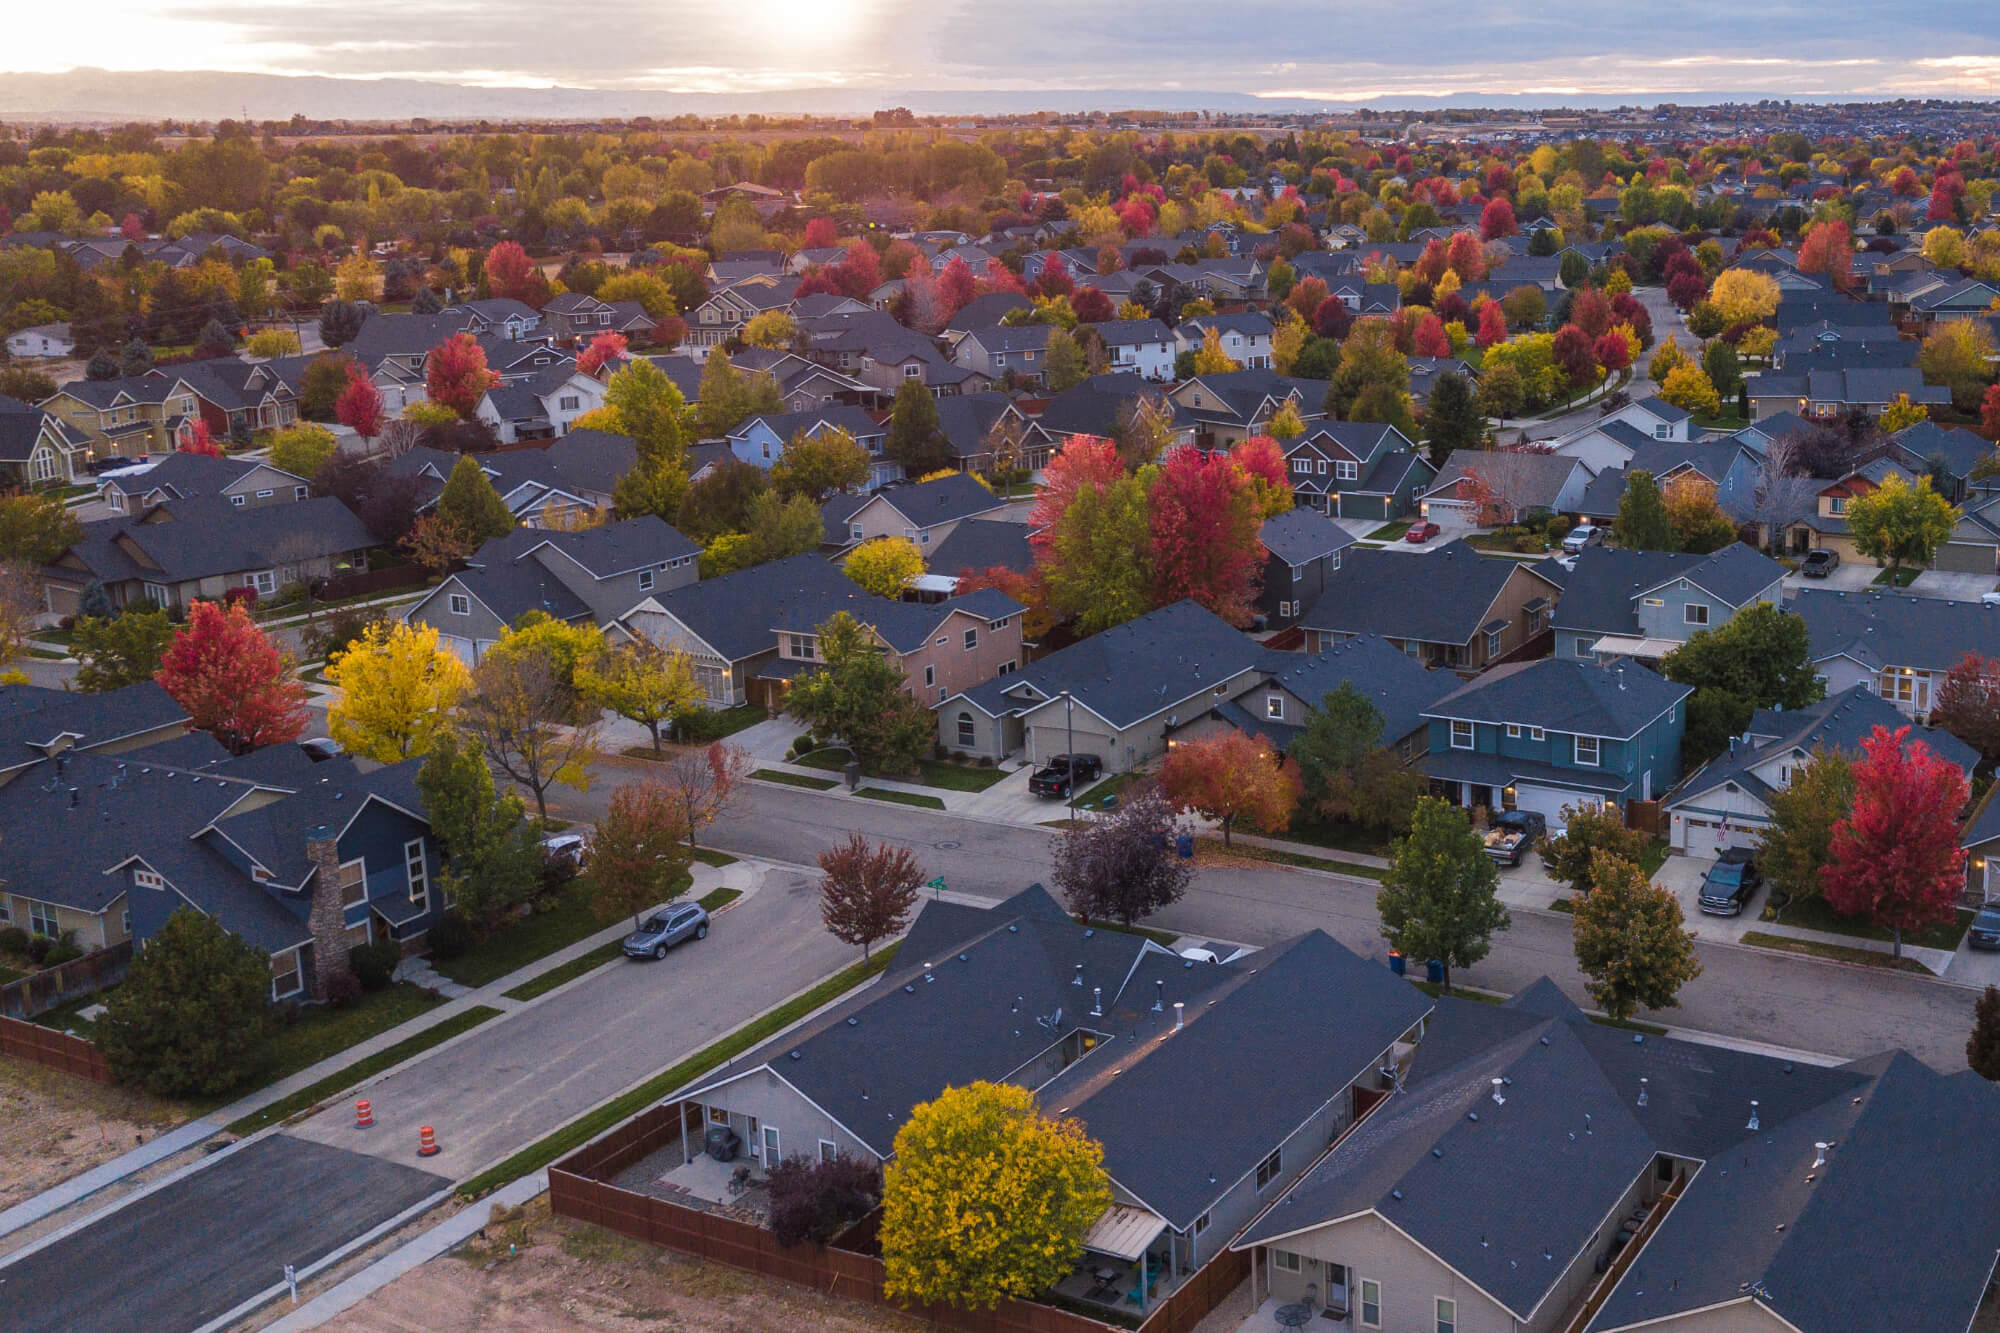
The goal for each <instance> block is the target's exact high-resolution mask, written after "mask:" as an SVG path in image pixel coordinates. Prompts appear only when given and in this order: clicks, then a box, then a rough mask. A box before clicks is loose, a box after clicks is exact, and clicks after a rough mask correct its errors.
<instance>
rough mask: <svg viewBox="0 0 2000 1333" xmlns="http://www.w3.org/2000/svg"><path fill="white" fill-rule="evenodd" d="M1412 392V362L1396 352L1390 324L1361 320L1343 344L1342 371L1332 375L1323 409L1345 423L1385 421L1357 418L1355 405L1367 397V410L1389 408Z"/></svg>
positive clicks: (1341, 347)
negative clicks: (1410, 390)
mask: <svg viewBox="0 0 2000 1333" xmlns="http://www.w3.org/2000/svg"><path fill="white" fill-rule="evenodd" d="M1409 389H1410V361H1409V358H1408V357H1406V356H1404V355H1403V354H1402V353H1401V352H1399V351H1397V350H1396V340H1395V335H1394V333H1393V332H1392V331H1391V330H1390V327H1389V321H1387V320H1385V319H1372V318H1371V319H1361V320H1356V321H1355V324H1354V328H1353V329H1352V330H1351V331H1350V332H1349V333H1348V335H1347V338H1346V340H1345V341H1344V342H1342V343H1341V345H1340V368H1339V369H1338V370H1336V371H1334V372H1333V379H1332V381H1331V382H1330V383H1329V384H1328V385H1327V390H1326V401H1325V402H1324V403H1323V404H1322V406H1323V407H1324V408H1325V410H1326V414H1327V415H1328V416H1331V417H1337V418H1339V419H1340V420H1342V421H1357V420H1386V418H1383V417H1379V416H1377V417H1368V418H1362V417H1357V416H1355V415H1354V411H1355V405H1356V402H1357V401H1358V400H1361V399H1362V398H1363V397H1364V395H1365V396H1366V398H1367V402H1366V404H1365V406H1366V407H1369V408H1389V407H1391V406H1392V405H1393V403H1394V402H1396V401H1399V400H1400V401H1407V395H1408V393H1409ZM1371 391H1372V392H1371ZM1405 411H1406V412H1407V408H1405ZM1406 433H1407V432H1406Z"/></svg>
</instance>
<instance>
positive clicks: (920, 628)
mask: <svg viewBox="0 0 2000 1333" xmlns="http://www.w3.org/2000/svg"><path fill="white" fill-rule="evenodd" d="M1021 610H1022V607H1021V604H1020V603H1019V602H1017V601H1015V600H1014V599H1013V598H1011V597H1009V596H1008V595H1007V594H1006V593H1004V592H1001V591H1000V590H998V589H997V588H981V589H979V590H978V591H976V592H970V593H967V594H966V595H965V596H963V597H949V598H946V599H945V600H944V601H942V602H902V601H896V600H894V599H893V598H888V597H878V596H876V595H875V594H874V593H872V592H868V591H866V590H865V589H863V588H861V587H860V586H859V585H857V584H855V583H853V582H851V581H850V582H849V583H848V585H847V587H846V588H845V589H844V590H841V591H838V592H829V593H828V594H826V595H825V596H823V597H819V598H812V597H800V598H797V599H795V600H793V601H791V602H788V603H787V604H786V605H785V606H784V607H782V608H781V611H782V614H781V615H780V616H779V617H778V619H777V620H775V621H773V622H772V624H771V629H773V630H782V631H785V632H786V633H790V634H814V633H817V632H818V630H819V627H820V626H821V625H823V624H825V623H826V622H827V621H828V620H830V619H832V618H833V617H834V616H835V615H837V614H838V613H840V612H842V611H845V612H846V613H847V614H848V615H850V616H853V617H854V618H855V619H856V620H858V621H860V622H861V623H862V624H864V625H867V626H870V627H872V628H873V629H874V631H875V632H876V633H877V634H879V635H881V636H882V640H883V642H885V643H887V644H888V645H889V646H890V647H891V648H893V649H894V650H895V651H897V652H899V653H913V652H915V651H917V650H918V649H919V648H922V647H923V646H924V644H925V642H926V641H928V640H929V639H930V637H931V636H932V635H933V634H935V633H936V632H937V631H938V630H939V629H940V628H941V627H942V626H943V624H944V622H945V620H946V619H948V618H949V617H951V616H953V615H955V614H957V613H959V612H961V611H962V612H964V613H966V614H967V615H972V616H977V617H979V618H980V619H981V620H985V621H988V622H992V621H995V620H1000V619H1003V618H1005V617H1007V616H1016V615H1019V614H1020V613H1021Z"/></svg>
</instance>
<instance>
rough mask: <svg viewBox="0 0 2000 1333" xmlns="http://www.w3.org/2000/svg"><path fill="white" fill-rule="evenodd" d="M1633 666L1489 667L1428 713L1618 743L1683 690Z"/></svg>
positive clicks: (1553, 663)
mask: <svg viewBox="0 0 2000 1333" xmlns="http://www.w3.org/2000/svg"><path fill="white" fill-rule="evenodd" d="M1692 693H1694V687H1693V686H1692V685H1680V684H1676V683H1675V682H1673V681H1671V680H1668V679H1667V678H1666V677H1665V676H1662V675H1660V674H1658V673H1657V672H1653V671H1649V670H1647V669H1646V668H1645V667H1642V666H1639V665H1637V664H1636V663H1629V662H1628V663H1624V664H1622V665H1620V666H1615V667H1602V666H1598V665H1596V664H1595V663H1592V662H1571V661H1566V660H1563V659H1560V658H1543V659H1542V660H1540V661H1538V662H1514V663H1509V664H1507V665H1504V666H1498V667H1495V668H1494V669H1493V670H1491V671H1488V672H1487V673H1486V674H1485V675H1483V676H1480V677H1478V678H1477V679H1474V680H1470V681H1467V682H1466V683H1465V684H1463V685H1461V686H1459V688H1458V689H1456V690H1453V691H1452V692H1451V693H1450V694H1447V695H1446V696H1445V697H1444V698H1442V699H1440V700H1438V702H1437V703H1436V705H1435V706H1433V707H1432V708H1431V709H1430V711H1429V713H1428V716H1430V717H1449V718H1458V719H1461V720H1465V721H1472V722H1492V723H1502V722H1520V723H1528V724H1532V725H1536V726H1545V727H1547V728H1549V729H1550V730H1552V731H1564V732H1576V733H1578V734H1580V735H1585V736H1608V737H1611V738H1612V739H1614V740H1623V739H1626V738H1629V737H1632V736H1636V735H1637V734H1638V733H1639V732H1640V731H1641V730H1642V729H1643V728H1644V727H1645V726H1646V724H1647V723H1649V722H1651V721H1652V720H1653V719H1654V718H1656V717H1658V716H1659V715H1660V714H1662V713H1664V712H1666V711H1667V709H1669V708H1671V707H1672V706H1673V705H1675V704H1676V703H1679V702H1680V701H1681V700H1682V699H1685V698H1686V697H1687V696H1688V695H1690V694H1692Z"/></svg>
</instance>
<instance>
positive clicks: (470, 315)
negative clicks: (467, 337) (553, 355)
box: [445, 296, 543, 341]
mask: <svg viewBox="0 0 2000 1333" xmlns="http://www.w3.org/2000/svg"><path fill="white" fill-rule="evenodd" d="M445 313H447V314H452V315H457V314H463V315H464V316H465V318H466V332H468V333H471V334H473V335H475V336H481V337H484V336H491V337H495V338H505V339H509V340H512V341H520V340H522V339H527V338H534V337H537V336H543V335H542V316H541V312H540V311H538V310H536V309H535V308H534V307H533V306H531V305H529V304H528V303H527V302H526V301H517V300H515V299H514V298H513V297H511V296H489V297H483V298H481V299H479V300H476V301H461V302H459V303H458V304H457V305H455V306H453V307H452V308H451V309H450V310H448V311H446V312H445Z"/></svg>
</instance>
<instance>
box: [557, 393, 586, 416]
mask: <svg viewBox="0 0 2000 1333" xmlns="http://www.w3.org/2000/svg"><path fill="white" fill-rule="evenodd" d="M556 406H558V407H560V408H561V409H562V410H563V411H565V412H574V411H576V409H577V408H579V407H582V406H583V400H582V399H581V398H579V397H577V396H576V395H575V394H573V393H567V394H564V395H563V396H562V397H560V398H558V399H556Z"/></svg>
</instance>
